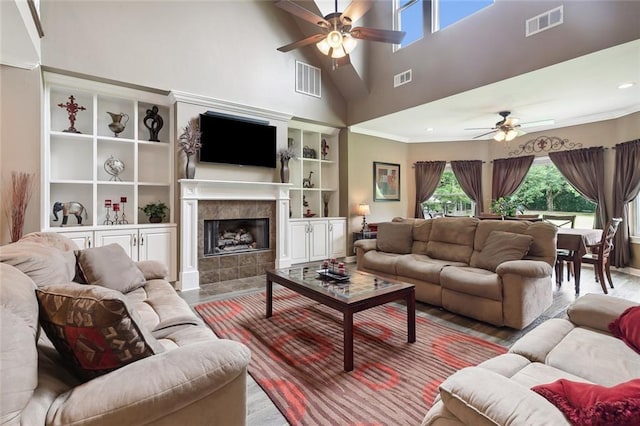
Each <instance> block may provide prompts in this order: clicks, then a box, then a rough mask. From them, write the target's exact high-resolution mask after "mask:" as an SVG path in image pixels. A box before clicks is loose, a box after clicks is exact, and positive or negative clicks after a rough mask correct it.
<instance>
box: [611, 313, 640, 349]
mask: <svg viewBox="0 0 640 426" xmlns="http://www.w3.org/2000/svg"><path fill="white" fill-rule="evenodd" d="M609 331H611V334H613V335H614V336H616V337H617V338H619V339H622V340H623V341H624V342H625V343H626V344H627V346H629V347H630V348H631V349H633V350H634V351H636V352H637V353H639V354H640V306H632V307H630V308H628V309H627V310H625V311H624V312H623V313H622V314H621V315H620V316H619V317H618V318H616V319H615V320H613V321H612V322H611V324H609Z"/></svg>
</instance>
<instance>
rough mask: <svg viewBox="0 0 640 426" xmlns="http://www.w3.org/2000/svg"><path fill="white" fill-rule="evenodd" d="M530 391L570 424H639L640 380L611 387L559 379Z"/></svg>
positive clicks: (622, 425)
mask: <svg viewBox="0 0 640 426" xmlns="http://www.w3.org/2000/svg"><path fill="white" fill-rule="evenodd" d="M531 390H533V391H534V392H536V393H538V394H540V395H542V396H543V397H544V398H546V399H547V400H548V401H549V402H551V403H552V404H553V405H555V406H556V407H558V409H559V410H560V411H562V413H563V414H564V415H565V417H567V419H569V421H570V422H571V424H573V425H587V424H588V425H611V426H613V425H616V426H631V425H638V424H640V379H633V380H630V381H628V382H625V383H620V384H618V385H616V386H613V387H606V386H601V385H595V384H592V383H580V382H572V381H570V380H567V379H559V380H556V381H555V382H553V383H549V384H544V385H538V386H534V387H533V388H531Z"/></svg>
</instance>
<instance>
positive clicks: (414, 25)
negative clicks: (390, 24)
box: [394, 0, 424, 49]
mask: <svg viewBox="0 0 640 426" xmlns="http://www.w3.org/2000/svg"><path fill="white" fill-rule="evenodd" d="M395 11H396V13H395V22H394V28H395V29H396V30H398V31H404V32H406V34H405V36H404V39H403V40H402V43H401V44H399V45H397V46H396V47H395V49H399V48H402V47H405V46H408V45H410V44H411V43H413V42H414V41H418V40H420V39H421V38H422V37H423V35H424V11H423V0H395Z"/></svg>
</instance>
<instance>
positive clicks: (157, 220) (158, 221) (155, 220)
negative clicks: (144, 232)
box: [149, 216, 162, 223]
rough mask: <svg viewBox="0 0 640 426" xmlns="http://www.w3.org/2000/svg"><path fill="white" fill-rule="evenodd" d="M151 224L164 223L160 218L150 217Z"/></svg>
mask: <svg viewBox="0 0 640 426" xmlns="http://www.w3.org/2000/svg"><path fill="white" fill-rule="evenodd" d="M149 222H150V223H160V222H162V218H161V217H160V216H149Z"/></svg>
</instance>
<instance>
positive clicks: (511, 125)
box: [465, 111, 553, 142]
mask: <svg viewBox="0 0 640 426" xmlns="http://www.w3.org/2000/svg"><path fill="white" fill-rule="evenodd" d="M498 114H499V115H500V117H502V120H500V121H498V122H497V123H496V125H495V126H494V127H472V128H467V129H465V130H491V131H490V132H487V133H483V134H481V135H478V136H475V137H474V138H473V139H478V138H481V137H483V136H487V135H490V134H491V133H495V135H494V136H493V139H495V140H496V141H498V142H502V141H506V142H509V141H512V140H513V139H515V138H516V137H518V136H522V135H526V134H527V133H526V132H524V131H522V130H521V129H520V127H535V126H543V125H546V124H553V120H541V121H532V122H529V123H522V124H519V123H518V122H519V121H520V120H519V119H517V118H515V117H510V115H511V111H500V112H499V113H498Z"/></svg>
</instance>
